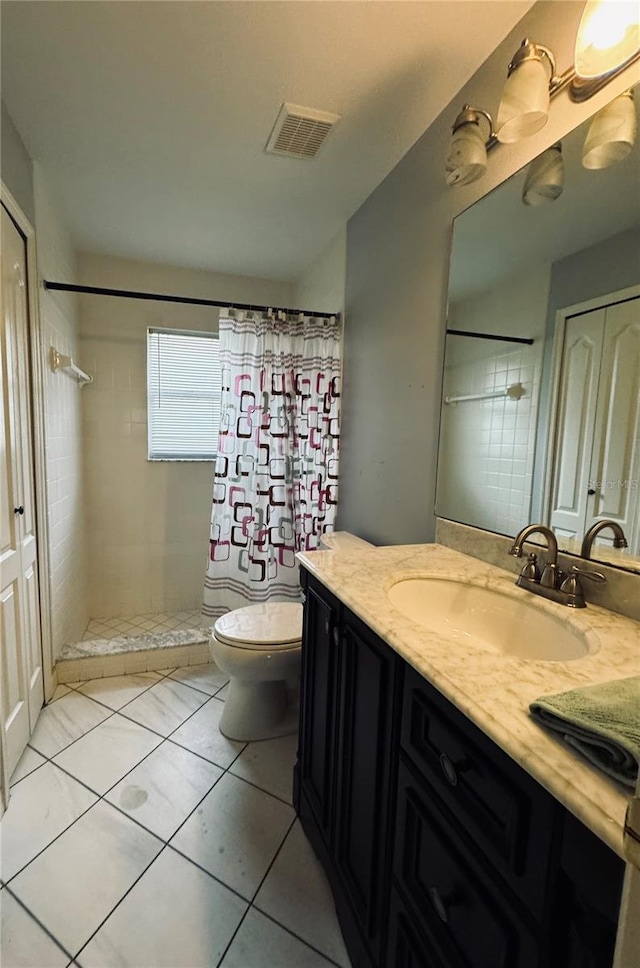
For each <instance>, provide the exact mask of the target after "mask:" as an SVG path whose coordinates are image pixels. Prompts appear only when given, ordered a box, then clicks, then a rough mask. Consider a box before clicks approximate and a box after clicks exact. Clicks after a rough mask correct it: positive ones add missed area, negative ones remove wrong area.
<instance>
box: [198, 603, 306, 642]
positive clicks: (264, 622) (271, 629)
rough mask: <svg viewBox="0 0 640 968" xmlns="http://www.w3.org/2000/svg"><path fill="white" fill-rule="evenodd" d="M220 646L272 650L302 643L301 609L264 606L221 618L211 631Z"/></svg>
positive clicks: (238, 611)
mask: <svg viewBox="0 0 640 968" xmlns="http://www.w3.org/2000/svg"><path fill="white" fill-rule="evenodd" d="M213 631H214V634H215V636H216V638H217V639H219V641H220V642H224V643H225V644H227V645H235V646H237V647H238V648H245V649H260V648H263V649H275V648H277V647H278V646H283V647H289V648H291V647H292V646H295V645H298V644H299V643H300V642H301V640H302V605H299V604H298V603H297V602H265V603H263V604H260V605H247V606H246V608H236V609H234V610H233V611H232V612H227V613H226V614H225V615H221V616H220V618H219V619H218V620H217V622H216V624H215V625H214V627H213Z"/></svg>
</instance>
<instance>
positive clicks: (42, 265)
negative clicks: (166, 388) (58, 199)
mask: <svg viewBox="0 0 640 968" xmlns="http://www.w3.org/2000/svg"><path fill="white" fill-rule="evenodd" d="M34 195H35V216H36V239H37V250H38V251H37V255H38V270H39V274H40V276H41V277H42V278H44V279H53V280H58V281H59V280H62V281H65V282H74V281H75V271H76V265H75V256H74V252H73V249H72V247H71V243H70V239H69V237H68V235H67V233H66V231H65V229H64V228H63V227H62V223H61V221H60V218H59V216H58V214H57V212H56V209H55V204H54V201H53V199H52V197H51V192H50V190H49V187H48V185H47V183H46V180H45V178H44V176H43V173H42V170H41V168H40V166H39V165H38V164H37V163H36V164H35V165H34ZM40 317H41V325H42V329H43V333H44V352H45V354H46V357H47V358H46V360H45V367H44V372H45V421H46V424H45V433H46V467H47V498H48V510H49V515H48V517H49V557H50V567H51V613H52V644H53V656H54V659H55V658H56V657H57V655H58V653H59V651H60V649H61V647H62V646H63V645H64V643H65V642H69V641H75V640H76V639H78V638H81V636H82V633H83V632H84V629H85V627H86V624H87V620H88V617H89V615H88V609H87V597H86V584H85V576H86V559H85V543H84V527H83V524H84V494H83V481H82V415H81V406H82V394H83V393H85V392H86V391H85V390H81V389H80V388H79V386H78V385H77V383H76V381H75V380H73V379H72V378H71V377H69V376H68V375H66V374H65V373H63V372H61V371H58V372H57V373H52V371H51V367H50V365H49V353H50V350H51V347H55V348H56V349H57V350H58V351H59V352H61V353H64V354H66V355H68V356H72V357H73V358H74V360H78V361H79V362H80V363H81V364H82V359H81V351H80V349H79V339H78V313H77V303H76V298H75V297H74V296H73V295H72V294H68V293H49V292H46V291H45V290H40Z"/></svg>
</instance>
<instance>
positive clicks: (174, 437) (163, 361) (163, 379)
mask: <svg viewBox="0 0 640 968" xmlns="http://www.w3.org/2000/svg"><path fill="white" fill-rule="evenodd" d="M220 397H221V374H220V344H219V340H218V337H217V336H215V335H213V334H211V333H194V332H188V331H185V330H173V329H149V330H148V331H147V423H148V432H149V459H150V460H213V459H214V458H215V456H216V449H217V446H218V432H219V429H220Z"/></svg>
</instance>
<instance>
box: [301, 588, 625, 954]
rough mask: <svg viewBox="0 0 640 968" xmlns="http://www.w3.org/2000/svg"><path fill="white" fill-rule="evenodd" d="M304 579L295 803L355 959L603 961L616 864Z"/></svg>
mask: <svg viewBox="0 0 640 968" xmlns="http://www.w3.org/2000/svg"><path fill="white" fill-rule="evenodd" d="M302 574H303V585H304V588H305V593H306V604H305V620H304V641H303V651H302V689H301V720H300V744H299V758H298V763H297V765H296V771H295V782H294V788H295V794H294V796H295V805H296V809H297V811H298V813H299V816H300V819H301V822H302V825H303V827H304V830H305V832H306V834H307V836H308V837H309V839H310V841H311V842H312V844H313V846H314V849H315V851H316V853H317V855H318V857H319V858H320V860H321V862H322V864H323V866H324V868H325V870H326V872H327V875H328V878H329V882H330V884H331V888H332V891H333V894H334V899H335V902H336V910H337V912H338V917H339V919H340V923H341V926H342V929H343V934H344V938H345V943H346V945H347V949H348V951H349V955H350V958H351V961H352V964H353V968H611V965H612V962H613V947H614V944H615V932H616V923H617V916H618V910H619V905H620V893H621V888H622V877H623V870H624V866H623V863H622V861H621V860H620V859H619V858H618V857H617V856H616V855H615V854H614V853H613V852H612V851H611V850H610V849H609V848H607V847H606V845H604V844H603V843H602V842H601V841H600V840H599V839H598V838H597V837H596V836H595V835H594V834H592V833H591V832H590V831H589V830H588V829H587V828H586V827H584V825H583V824H581V823H580V822H579V821H578V820H576V819H575V818H574V817H573V816H572V815H571V814H570V813H568V811H566V810H565V809H564V808H563V807H562V806H561V805H560V804H559V803H558V802H557V801H556V800H555V799H554V798H553V797H552V796H551V795H550V794H548V793H547V792H546V791H545V790H543V788H542V787H541V786H540V785H539V784H538V783H537V782H536V781H535V780H533V779H532V777H531V776H529V774H528V773H526V772H525V771H524V770H522V768H521V767H519V766H518V765H517V764H516V763H515V762H514V761H513V760H512V759H511V757H509V756H508V755H507V754H506V753H504V752H503V751H502V750H500V749H499V748H498V747H497V746H496V745H495V743H493V741H492V740H490V739H489V738H488V737H487V736H486V735H485V734H484V733H483V732H482V731H481V730H480V729H478V728H477V727H476V726H475V725H474V724H473V723H471V722H470V720H469V719H467V717H466V716H464V715H463V714H462V713H461V712H460V711H459V710H458V709H456V708H455V707H454V706H453V705H452V704H451V703H450V702H449V701H448V700H447V699H445V698H444V697H443V696H442V695H441V694H440V693H439V692H438V691H437V690H436V689H435V688H434V687H433V686H431V685H430V683H428V682H427V681H426V680H425V679H424V678H423V677H422V676H421V675H419V673H417V672H416V671H415V670H414V669H412V668H411V667H410V666H408V665H407V663H405V662H404V660H403V659H402V658H401V657H400V656H399V655H398V654H397V653H396V652H394V651H393V650H392V649H391V648H390V647H389V646H388V645H387V644H386V643H385V642H383V641H382V640H381V639H380V638H379V637H378V636H377V635H375V634H374V633H373V632H372V631H371V629H369V628H368V627H367V626H366V625H365V624H364V623H363V622H362V621H360V619H358V618H357V617H356V616H355V615H353V614H352V613H351V612H350V611H349V610H348V609H347V608H345V606H344V605H342V604H341V602H340V601H339V600H338V599H337V598H336V597H335V596H334V595H332V594H331V593H330V592H328V591H327V590H326V589H325V588H324V587H323V586H322V584H320V583H319V582H318V581H317V580H316V579H315V578H313V577H312V576H310V575H308V574H307V573H306V572H304V571H303V573H302Z"/></svg>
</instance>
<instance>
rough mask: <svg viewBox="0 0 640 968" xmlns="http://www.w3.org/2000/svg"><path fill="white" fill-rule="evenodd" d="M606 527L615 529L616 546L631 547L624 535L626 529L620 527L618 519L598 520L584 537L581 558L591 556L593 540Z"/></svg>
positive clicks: (614, 544)
mask: <svg viewBox="0 0 640 968" xmlns="http://www.w3.org/2000/svg"><path fill="white" fill-rule="evenodd" d="M605 528H611V530H612V531H613V547H614V548H628V547H629V546H628V544H627V539H626V538H625V536H624V531H623V530H622V528H621V527H620V525H619V524H618V522H617V521H609V520H608V519H605V520H603V521H596V523H595V524H592V525H591V527H590V528H589V530H588V531H587V533H586V534H585V536H584V538H583V539H582V548H581V550H580V557H581V558H590V557H591V548H592V546H593V542H594V541H595V539H596V535H598V534H600V532H601V531H604V529H605Z"/></svg>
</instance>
